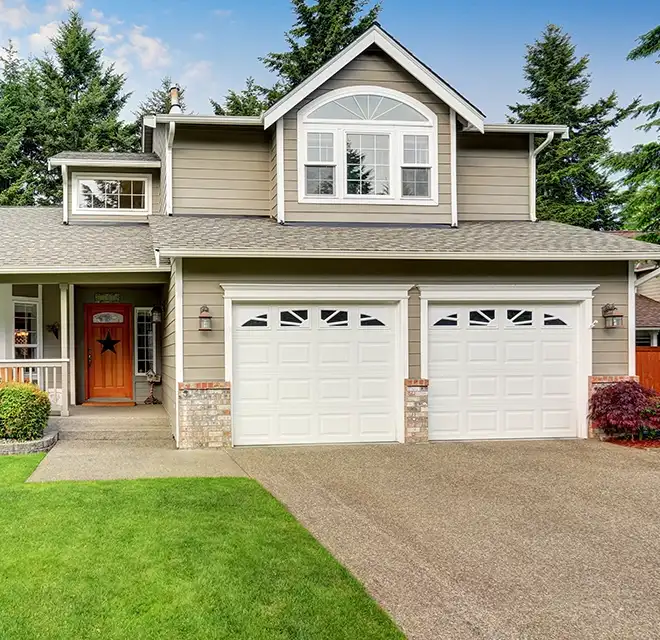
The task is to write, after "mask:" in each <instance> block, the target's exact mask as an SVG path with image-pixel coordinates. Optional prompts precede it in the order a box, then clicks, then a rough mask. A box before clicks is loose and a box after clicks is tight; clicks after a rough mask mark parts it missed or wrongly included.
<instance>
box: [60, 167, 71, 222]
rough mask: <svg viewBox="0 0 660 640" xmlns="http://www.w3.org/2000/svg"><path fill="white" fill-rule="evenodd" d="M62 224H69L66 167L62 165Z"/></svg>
mask: <svg viewBox="0 0 660 640" xmlns="http://www.w3.org/2000/svg"><path fill="white" fill-rule="evenodd" d="M61 169H62V222H63V223H64V224H69V175H68V173H69V172H68V171H67V166H66V165H65V164H63V165H62V167H61Z"/></svg>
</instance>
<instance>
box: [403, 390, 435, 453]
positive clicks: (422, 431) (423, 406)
mask: <svg viewBox="0 0 660 640" xmlns="http://www.w3.org/2000/svg"><path fill="white" fill-rule="evenodd" d="M404 412H405V413H404V418H405V436H404V438H405V442H406V444H418V443H420V442H428V441H429V381H428V380H405V381H404Z"/></svg>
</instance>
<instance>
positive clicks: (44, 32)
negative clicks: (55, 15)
mask: <svg viewBox="0 0 660 640" xmlns="http://www.w3.org/2000/svg"><path fill="white" fill-rule="evenodd" d="M59 25H60V23H59V22H58V21H57V20H54V21H53V22H49V23H48V24H42V25H41V26H40V27H39V31H37V32H36V33H32V34H30V35H29V36H28V43H29V45H30V51H33V52H35V53H41V52H42V51H43V50H44V49H50V46H51V44H50V40H51V38H53V37H54V36H55V34H56V33H57V29H58V27H59Z"/></svg>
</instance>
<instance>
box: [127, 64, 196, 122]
mask: <svg viewBox="0 0 660 640" xmlns="http://www.w3.org/2000/svg"><path fill="white" fill-rule="evenodd" d="M173 86H174V84H173V82H172V78H170V76H164V77H163V78H162V79H161V81H160V85H159V86H158V88H157V89H154V90H153V91H151V92H150V93H149V94H148V95H147V97H146V98H145V99H144V100H142V102H140V104H139V105H138V106H137V109H136V110H135V111H134V112H133V115H134V116H135V120H136V123H137V125H138V126H139V127H141V126H142V118H144V116H148V115H152V114H158V113H169V112H170V108H171V107H172V102H171V100H170V89H171V88H172V87H173ZM185 92H186V90H185V89H179V106H180V107H181V112H182V113H185V112H186V104H185V102H184V100H183V96H184V94H185Z"/></svg>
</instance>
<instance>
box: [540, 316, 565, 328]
mask: <svg viewBox="0 0 660 640" xmlns="http://www.w3.org/2000/svg"><path fill="white" fill-rule="evenodd" d="M543 326H545V327H567V326H568V323H567V322H566V321H565V320H563V319H562V318H561V317H559V316H556V315H554V314H553V313H544V314H543Z"/></svg>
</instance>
